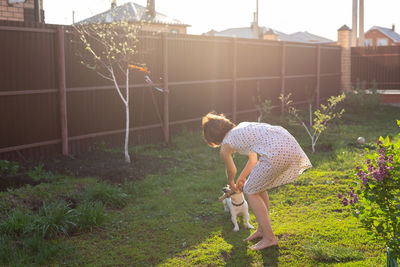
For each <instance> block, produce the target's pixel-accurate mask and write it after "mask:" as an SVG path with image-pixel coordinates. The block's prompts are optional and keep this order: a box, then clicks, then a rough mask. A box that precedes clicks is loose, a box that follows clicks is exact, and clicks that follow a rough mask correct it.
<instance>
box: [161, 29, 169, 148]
mask: <svg viewBox="0 0 400 267" xmlns="http://www.w3.org/2000/svg"><path fill="white" fill-rule="evenodd" d="M167 37H168V36H167V33H165V32H164V33H162V48H163V64H162V66H163V67H162V70H163V89H164V90H165V91H164V93H163V99H164V121H163V123H164V127H163V128H164V140H165V142H166V143H169V106H168V104H169V98H168V38H167Z"/></svg>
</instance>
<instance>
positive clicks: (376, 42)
mask: <svg viewBox="0 0 400 267" xmlns="http://www.w3.org/2000/svg"><path fill="white" fill-rule="evenodd" d="M364 45H365V46H389V45H400V34H398V33H397V32H396V31H395V26H394V25H392V28H384V27H378V26H374V27H372V28H371V29H369V30H368V31H367V32H366V33H365V38H364Z"/></svg>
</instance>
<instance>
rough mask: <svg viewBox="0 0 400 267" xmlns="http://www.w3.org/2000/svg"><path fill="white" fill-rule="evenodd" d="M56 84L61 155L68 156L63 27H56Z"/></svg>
mask: <svg viewBox="0 0 400 267" xmlns="http://www.w3.org/2000/svg"><path fill="white" fill-rule="evenodd" d="M57 29H58V33H57V37H58V38H57V42H58V43H57V45H58V84H59V89H60V125H61V146H62V154H63V155H68V125H67V90H66V78H65V48H64V27H63V26H58V28H57Z"/></svg>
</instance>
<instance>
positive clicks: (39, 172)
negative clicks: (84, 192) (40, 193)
mask: <svg viewBox="0 0 400 267" xmlns="http://www.w3.org/2000/svg"><path fill="white" fill-rule="evenodd" d="M27 174H28V176H29V177H31V178H32V179H33V180H34V181H40V180H54V179H57V178H59V177H61V175H56V174H53V173H52V172H51V171H46V170H45V169H44V165H43V164H39V165H38V166H36V167H35V168H33V169H32V170H30V171H28V173H27Z"/></svg>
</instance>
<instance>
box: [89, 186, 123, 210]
mask: <svg viewBox="0 0 400 267" xmlns="http://www.w3.org/2000/svg"><path fill="white" fill-rule="evenodd" d="M83 199H84V201H86V202H101V203H102V204H103V205H104V206H106V207H113V208H122V207H124V206H125V205H126V203H127V201H128V195H127V194H125V193H123V192H121V190H120V189H119V188H117V187H115V186H112V185H110V184H106V183H98V184H96V185H94V186H92V187H88V188H86V190H85V191H84V193H83Z"/></svg>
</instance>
